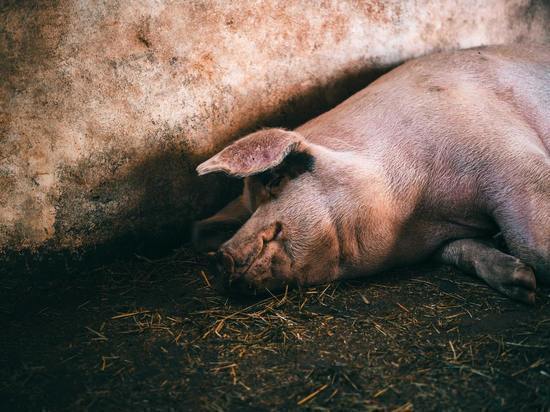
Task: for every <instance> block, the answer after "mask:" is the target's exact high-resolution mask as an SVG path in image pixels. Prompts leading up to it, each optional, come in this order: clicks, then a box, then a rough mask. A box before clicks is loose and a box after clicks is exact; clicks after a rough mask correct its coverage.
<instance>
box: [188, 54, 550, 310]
mask: <svg viewBox="0 0 550 412" xmlns="http://www.w3.org/2000/svg"><path fill="white" fill-rule="evenodd" d="M197 172H198V174H199V175H205V174H208V173H213V172H223V173H226V174H227V175H229V176H233V177H237V178H242V179H244V186H243V187H244V188H243V192H242V195H241V196H240V197H238V198H237V199H235V200H233V201H232V202H231V203H229V204H228V205H227V206H226V207H225V208H223V209H222V210H221V211H220V212H219V213H218V214H216V215H214V216H212V217H210V218H208V219H205V220H202V221H199V222H197V223H196V225H195V228H194V235H193V237H194V243H195V245H196V247H197V248H199V249H201V250H217V253H216V258H217V260H218V268H219V274H218V275H217V276H219V279H220V282H221V283H222V284H223V285H224V287H225V288H228V289H229V290H230V291H232V292H237V293H245V294H250V293H259V292H263V291H265V290H268V291H271V292H274V291H277V290H281V289H282V288H284V287H286V286H287V285H288V286H295V285H302V286H307V285H314V284H319V283H325V282H330V281H334V280H337V279H347V278H355V277H360V276H368V275H371V274H375V273H378V272H383V271H387V270H388V269H392V268H396V267H400V266H408V265H413V264H416V263H419V262H423V261H426V260H428V259H433V260H435V261H438V262H442V263H444V264H450V265H454V266H456V267H457V268H459V269H461V270H463V271H465V272H468V273H471V274H474V275H477V276H478V277H479V278H481V279H483V280H484V281H485V282H487V283H488V284H489V285H490V286H492V287H493V288H495V289H496V290H498V291H500V292H501V293H503V294H505V295H507V296H509V297H510V298H513V299H516V300H519V301H522V302H526V303H533V302H534V300H535V291H536V285H537V282H538V283H539V284H549V283H550V47H549V46H548V45H525V44H523V45H510V46H493V47H480V48H474V49H467V50H461V51H454V52H445V53H437V54H433V55H430V56H425V57H421V58H417V59H414V60H411V61H409V62H406V63H405V64H403V65H401V66H399V67H397V68H396V69H394V70H392V71H390V72H389V73H387V74H385V75H384V76H382V77H380V78H379V79H377V80H376V81H374V82H373V83H371V84H370V85H369V86H368V87H367V88H365V89H363V90H362V91H360V92H358V93H357V94H355V95H353V96H351V97H350V98H349V99H347V100H346V101H344V102H343V103H341V104H340V105H338V106H336V107H335V108H333V109H332V110H330V111H328V112H326V113H324V114H322V115H320V116H319V117H317V118H314V119H313V120H310V121H309V122H307V123H305V124H303V125H302V126H300V127H298V128H297V129H295V130H293V131H290V130H285V129H279V128H269V129H264V130H259V131H257V132H255V133H252V134H249V135H247V136H245V137H243V138H241V139H239V140H237V141H235V142H234V143H233V144H231V145H229V146H227V147H226V148H225V149H223V150H222V151H221V152H219V153H218V154H216V155H214V156H213V157H211V158H210V159H208V160H206V161H205V162H204V163H202V164H200V165H199V166H198V167H197ZM499 238H500V240H501V241H498V240H499Z"/></svg>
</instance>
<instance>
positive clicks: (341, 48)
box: [0, 0, 550, 252]
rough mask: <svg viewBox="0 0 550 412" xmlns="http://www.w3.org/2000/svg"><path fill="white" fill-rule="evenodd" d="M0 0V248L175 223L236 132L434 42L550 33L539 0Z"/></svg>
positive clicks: (305, 108)
mask: <svg viewBox="0 0 550 412" xmlns="http://www.w3.org/2000/svg"><path fill="white" fill-rule="evenodd" d="M0 7H1V10H0V82H1V84H0V102H1V104H2V108H1V111H0V252H6V251H20V250H34V249H42V250H63V249H64V250H74V249H77V248H80V247H87V246H90V245H97V244H101V243H104V242H108V241H111V240H113V239H114V238H117V237H119V236H124V235H128V234H136V235H137V236H139V235H141V234H146V233H149V234H156V233H164V232H166V231H170V228H171V229H172V230H173V229H174V228H179V227H182V226H184V225H185V224H186V223H188V222H189V221H190V220H191V219H193V218H195V217H196V216H197V215H198V214H200V213H201V212H204V211H206V210H208V209H212V208H213V207H214V205H215V203H216V202H217V201H219V199H220V197H223V193H227V191H228V188H227V184H225V182H223V183H222V184H220V183H219V181H218V180H216V179H215V178H209V179H205V180H204V181H203V180H201V181H200V182H199V181H198V180H197V178H196V177H195V174H194V166H195V165H196V164H197V163H198V162H199V161H200V160H202V159H204V158H205V157H206V156H207V155H210V154H212V153H213V152H214V151H215V150H216V149H219V148H220V147H221V146H222V145H224V144H226V143H227V142H228V141H229V140H231V139H233V138H235V137H236V136H238V135H239V133H243V132H244V131H246V130H251V129H252V128H254V127H258V126H260V125H266V124H274V123H279V124H282V125H285V124H286V125H295V124H296V123H298V122H300V121H303V120H305V119H306V118H307V117H308V116H312V115H314V114H316V113H318V112H319V111H320V110H324V109H326V108H327V107H329V106H330V105H333V104H335V103H337V102H338V101H339V100H341V99H342V98H344V97H346V96H347V95H349V94H350V93H351V92H354V91H356V90H357V89H358V88H359V87H361V86H363V85H364V84H365V83H366V79H368V78H369V75H371V74H372V73H375V72H376V70H377V69H380V68H383V67H386V66H389V65H394V64H396V63H398V62H400V61H402V60H404V59H407V58H410V57H413V56H417V55H420V54H425V53H428V52H430V51H433V50H438V49H449V48H463V47H470V46H476V45H480V44H493V43H507V42H515V41H533V40H536V41H549V40H550V14H549V7H548V4H547V2H544V1H543V0H541V1H534V2H530V1H527V0H485V1H483V0H482V1H479V0H469V1H468V0H464V1H454V0H452V1H451V0H450V1H443V2H440V1H428V0H426V1H421V0H418V1H412V0H411V1H400V0H396V1H376V0H371V1H353V0H346V1H339V0H335V1H307V2H306V1H301V0H283V1H278V2H273V1H269V0H265V1H262V0H259V1H248V2H241V1H238V2H235V1H232V0H217V1H214V0H212V1H190V0H189V1H180V2H177V1H163V0H149V1H146V0H142V1H76V0H74V1H71V0H60V1H44V2H42V1H12V2H9V1H8V2H6V1H4V2H1V3H0ZM205 182H207V183H205Z"/></svg>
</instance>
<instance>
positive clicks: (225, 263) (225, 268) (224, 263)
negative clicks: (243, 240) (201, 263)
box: [216, 250, 235, 275]
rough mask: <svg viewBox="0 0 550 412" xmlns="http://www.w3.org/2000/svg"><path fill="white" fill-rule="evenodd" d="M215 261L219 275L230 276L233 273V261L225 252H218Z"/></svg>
mask: <svg viewBox="0 0 550 412" xmlns="http://www.w3.org/2000/svg"><path fill="white" fill-rule="evenodd" d="M216 261H217V265H218V272H219V273H220V274H226V275H232V274H233V272H234V271H235V260H234V259H233V257H232V256H231V255H230V254H229V253H227V252H226V251H224V250H219V251H218V252H217V253H216Z"/></svg>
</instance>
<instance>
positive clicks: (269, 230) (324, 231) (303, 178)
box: [194, 129, 339, 293]
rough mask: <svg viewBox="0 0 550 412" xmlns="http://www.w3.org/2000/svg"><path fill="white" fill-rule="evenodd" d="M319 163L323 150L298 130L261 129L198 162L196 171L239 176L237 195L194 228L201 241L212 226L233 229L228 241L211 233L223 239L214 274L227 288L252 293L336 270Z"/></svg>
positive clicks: (333, 274) (333, 233)
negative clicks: (240, 191)
mask: <svg viewBox="0 0 550 412" xmlns="http://www.w3.org/2000/svg"><path fill="white" fill-rule="evenodd" d="M322 162H323V156H322V153H321V149H320V148H319V147H318V146H315V145H312V144H310V143H308V142H306V141H305V140H304V139H303V138H302V137H301V136H300V135H299V134H298V133H295V132H290V131H285V130H281V129H267V130H262V131H259V132H256V133H253V134H251V135H248V136H246V137H244V138H242V139H240V140H238V141H236V142H235V143H233V144H232V145H230V146H228V147H226V148H225V149H224V150H222V151H221V152H220V153H218V154H217V155H215V156H213V157H212V158H210V159H209V160H207V161H206V162H204V163H202V164H201V165H199V166H198V168H197V172H198V174H199V175H204V174H207V173H212V172H224V173H226V174H228V175H231V176H235V177H240V178H244V191H243V195H242V196H241V197H240V198H238V199H237V200H235V201H234V202H232V203H231V204H230V205H229V206H227V207H226V208H225V209H224V210H222V211H221V212H220V213H219V214H218V215H215V216H213V217H211V218H209V219H206V220H204V221H201V222H198V223H197V224H196V226H195V236H194V237H195V239H194V240H195V244H196V245H198V246H199V247H200V246H202V245H209V246H210V248H212V246H214V245H215V242H214V243H212V242H211V238H212V236H214V237H215V236H216V233H215V232H216V230H215V228H225V229H227V228H233V231H231V230H230V231H229V233H231V234H233V233H234V231H235V230H236V233H234V234H233V236H232V237H231V238H229V240H226V241H224V240H225V239H224V238H223V237H219V236H218V237H215V238H216V239H217V240H218V241H219V243H221V245H219V249H218V251H217V259H218V262H219V264H218V267H219V272H220V273H219V274H218V276H220V277H221V278H222V284H223V285H224V286H225V287H226V288H229V289H230V290H232V291H237V292H240V293H256V292H262V291H264V290H265V289H268V290H270V291H274V290H280V289H281V288H283V287H285V286H286V285H295V284H313V283H320V282H324V281H328V280H331V279H334V278H335V277H336V276H337V274H338V271H339V262H338V261H339V245H338V235H337V233H336V226H335V222H334V218H333V216H332V215H331V210H330V209H331V208H330V204H329V202H327V201H326V200H327V199H326V196H327V195H328V193H327V190H326V189H327V188H326V187H324V185H323V184H322V182H321V178H320V173H322V172H321V171H320V170H322V169H323V168H322V167H320V166H322ZM237 229H238V230H237ZM226 238H227V236H226ZM222 242H223V243H222Z"/></svg>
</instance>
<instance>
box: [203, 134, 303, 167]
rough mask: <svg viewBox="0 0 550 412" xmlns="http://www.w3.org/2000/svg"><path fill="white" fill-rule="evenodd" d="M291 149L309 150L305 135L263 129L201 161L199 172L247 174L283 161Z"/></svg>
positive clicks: (277, 164) (293, 150) (274, 165)
mask: <svg viewBox="0 0 550 412" xmlns="http://www.w3.org/2000/svg"><path fill="white" fill-rule="evenodd" d="M291 153H303V154H309V148H308V144H307V142H305V141H304V139H303V137H302V136H300V135H299V134H298V133H296V132H290V131H286V130H282V129H266V130H261V131H259V132H256V133H253V134H251V135H248V136H246V137H243V138H242V139H239V140H237V141H236V142H235V143H233V144H232V145H230V146H228V147H226V148H225V149H223V150H222V151H221V152H219V153H218V154H217V155H215V156H213V157H211V158H210V159H208V160H207V161H206V162H204V163H202V164H200V165H199V166H198V167H197V173H198V174H199V175H205V174H207V173H212V172H225V173H227V174H228V175H231V176H236V177H247V176H251V175H255V174H258V173H261V172H264V171H266V170H269V169H273V168H275V167H277V166H279V165H281V163H283V161H284V160H285V158H286V157H287V156H288V155H289V154H291Z"/></svg>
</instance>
